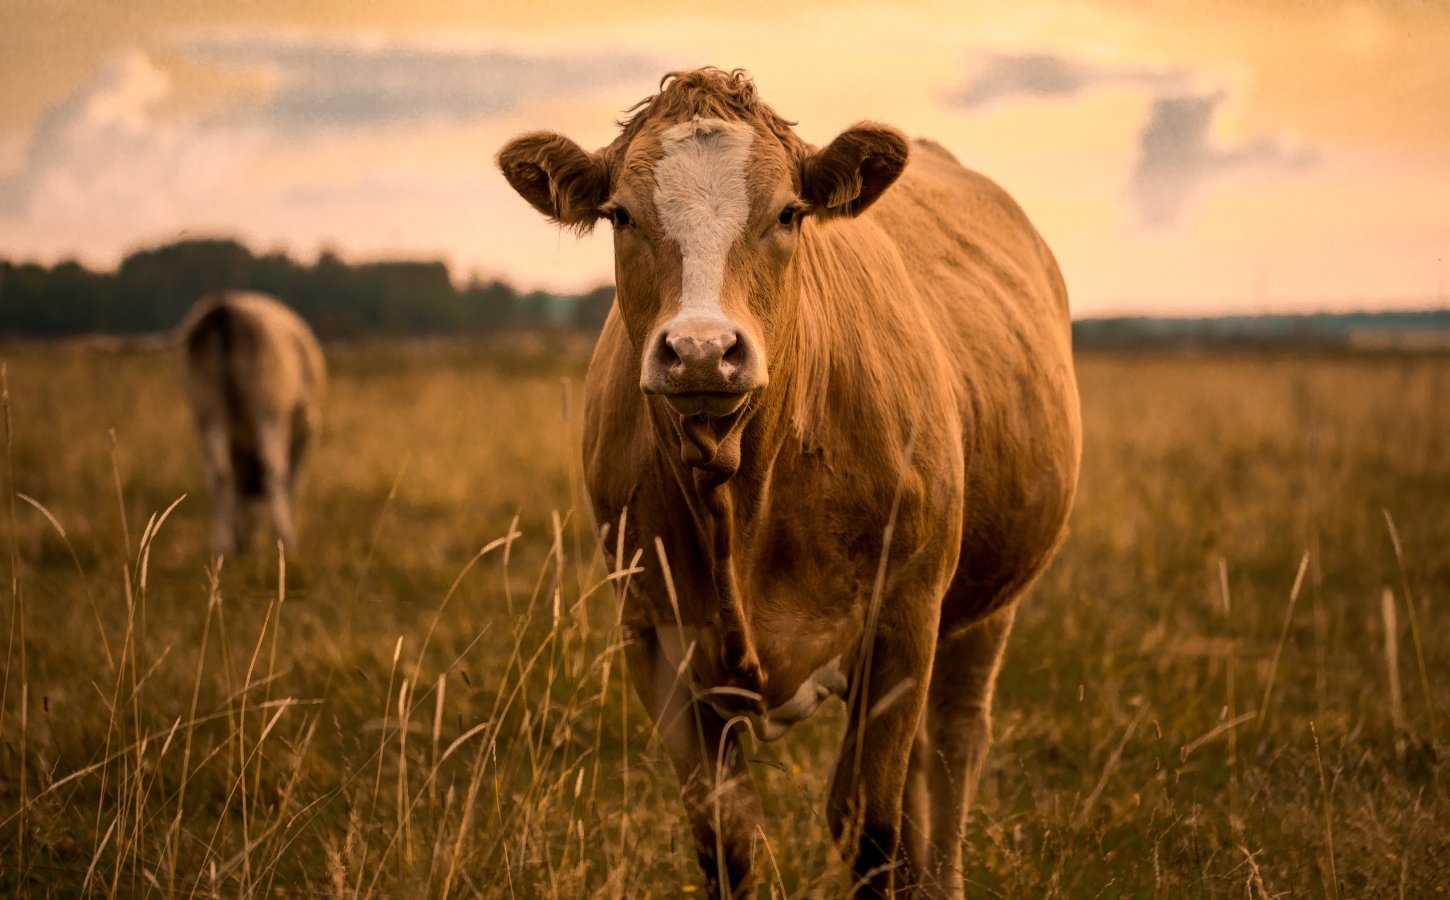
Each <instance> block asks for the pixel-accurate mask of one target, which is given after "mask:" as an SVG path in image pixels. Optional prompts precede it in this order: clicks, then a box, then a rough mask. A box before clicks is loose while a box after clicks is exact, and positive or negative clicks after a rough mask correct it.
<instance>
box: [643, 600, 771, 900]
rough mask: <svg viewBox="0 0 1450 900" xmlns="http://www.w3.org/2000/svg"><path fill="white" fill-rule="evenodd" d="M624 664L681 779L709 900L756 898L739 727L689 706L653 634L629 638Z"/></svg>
mask: <svg viewBox="0 0 1450 900" xmlns="http://www.w3.org/2000/svg"><path fill="white" fill-rule="evenodd" d="M685 651H686V653H687V654H688V652H689V648H688V647H686V648H685ZM625 658H626V660H627V662H628V664H629V674H630V677H631V678H632V679H633V681H634V688H635V692H636V693H637V694H638V695H639V698H640V700H641V701H642V702H643V703H644V706H645V709H647V710H648V711H649V714H650V717H651V718H653V719H654V723H655V729H656V732H657V733H658V734H659V738H660V742H661V743H662V744H663V745H664V748H665V752H666V753H668V754H669V757H670V762H671V763H673V764H674V767H675V774H676V775H677V776H679V779H680V794H681V798H682V799H683V801H684V804H685V813H686V815H687V816H688V817H689V820H690V828H691V831H692V832H693V834H694V837H695V850H696V853H697V855H698V857H699V860H700V868H701V869H702V870H703V871H704V873H705V884H706V889H707V891H708V892H709V896H711V897H749V896H754V894H755V889H756V880H755V876H754V870H755V858H756V854H757V851H758V850H759V849H760V847H761V844H762V842H763V840H764V831H763V824H764V820H763V818H762V815H761V810H760V795H759V794H757V793H756V790H755V782H754V781H753V780H752V779H751V777H750V768H749V766H748V764H747V763H746V760H745V753H744V751H743V748H742V747H741V746H740V740H739V738H738V736H737V735H738V729H739V728H743V727H745V725H744V723H743V722H742V721H738V720H737V721H734V722H733V723H727V722H726V721H725V720H724V719H722V718H721V717H720V715H719V714H718V713H716V712H715V710H714V709H713V708H711V707H710V706H708V705H706V704H704V703H701V702H699V701H697V700H695V699H694V697H693V696H692V693H691V690H690V680H689V674H688V667H687V666H685V667H677V666H676V665H675V664H672V663H671V662H670V660H669V655H668V654H666V653H665V652H664V648H663V647H662V646H661V643H660V636H659V634H658V632H656V631H655V630H654V629H653V628H636V629H634V630H633V634H632V637H631V639H630V640H629V641H628V642H627V643H626V648H625Z"/></svg>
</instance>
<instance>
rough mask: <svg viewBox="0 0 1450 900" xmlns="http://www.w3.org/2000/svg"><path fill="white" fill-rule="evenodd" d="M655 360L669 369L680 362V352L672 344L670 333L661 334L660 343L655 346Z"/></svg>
mask: <svg viewBox="0 0 1450 900" xmlns="http://www.w3.org/2000/svg"><path fill="white" fill-rule="evenodd" d="M655 361H656V362H658V363H659V364H660V365H662V366H664V367H665V368H667V369H672V368H674V367H675V366H678V365H679V364H680V354H678V353H676V352H675V348H674V347H672V346H670V341H669V336H668V335H660V340H659V344H658V345H657V346H656V347H655Z"/></svg>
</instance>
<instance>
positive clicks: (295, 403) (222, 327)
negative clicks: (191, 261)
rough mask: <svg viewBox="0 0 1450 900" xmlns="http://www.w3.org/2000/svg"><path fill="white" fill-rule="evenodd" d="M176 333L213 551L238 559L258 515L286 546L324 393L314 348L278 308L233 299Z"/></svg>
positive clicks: (198, 313) (209, 302)
mask: <svg viewBox="0 0 1450 900" xmlns="http://www.w3.org/2000/svg"><path fill="white" fill-rule="evenodd" d="M180 329H181V335H182V343H183V354H184V355H183V361H184V373H185V382H186V394H187V399H189V400H190V401H191V408H192V412H193V414H194V415H195V418H196V426H197V430H198V431H199V432H200V434H201V445H202V454H203V456H204V458H205V462H206V468H207V477H208V481H209V483H210V487H211V495H212V521H213V533H212V545H213V546H212V549H213V550H214V552H216V553H218V554H229V553H232V552H234V551H242V550H245V549H246V548H247V545H248V543H250V539H251V534H252V530H253V526H254V523H255V520H256V518H257V512H258V509H257V507H260V506H262V505H265V506H266V507H267V509H268V511H269V513H270V515H271V519H272V525H273V527H274V528H275V529H276V532H277V539H278V540H280V541H282V543H283V544H284V545H289V546H290V545H291V544H292V543H293V542H294V539H295V532H294V526H293V497H294V493H295V486H296V481H297V475H298V472H299V470H300V468H301V466H302V461H303V456H304V454H305V452H306V449H307V444H308V441H309V440H310V439H311V437H312V435H313V433H314V432H315V431H316V429H317V425H318V418H319V415H320V410H321V405H322V395H323V390H324V388H325V379H326V367H325V364H324V362H323V357H322V350H321V348H320V347H318V345H317V338H315V337H314V336H313V334H312V331H311V329H309V328H308V327H307V323H305V322H303V321H302V319H301V318H300V317H299V316H298V315H297V314H296V313H294V312H293V311H292V310H291V309H288V308H287V307H286V306H283V305H282V304H281V303H280V302H278V301H276V300H274V299H272V298H271V297H267V296H264V295H262V294H250V293H242V292H239V291H228V292H222V293H218V294H212V295H209V296H206V297H203V298H202V299H201V300H198V301H197V303H196V305H195V306H193V307H192V309H191V312H189V313H188V314H187V317H186V320H185V321H184V322H182V324H181V326H180Z"/></svg>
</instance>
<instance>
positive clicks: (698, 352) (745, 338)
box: [639, 318, 767, 417]
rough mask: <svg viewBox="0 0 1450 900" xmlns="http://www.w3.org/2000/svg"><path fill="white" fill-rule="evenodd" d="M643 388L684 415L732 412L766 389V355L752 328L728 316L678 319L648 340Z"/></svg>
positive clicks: (641, 381)
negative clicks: (744, 327)
mask: <svg viewBox="0 0 1450 900" xmlns="http://www.w3.org/2000/svg"><path fill="white" fill-rule="evenodd" d="M641 369H642V371H641V373H640V385H639V386H640V389H641V390H643V391H644V392H645V393H646V394H660V395H663V396H664V398H665V399H666V400H667V401H669V404H670V406H671V407H673V408H674V410H675V412H677V413H679V414H680V415H682V416H697V415H707V416H715V417H718V416H728V415H730V414H731V413H733V412H735V411H736V410H738V409H739V408H740V407H741V406H743V405H744V403H745V399H746V397H747V396H749V394H750V393H751V392H753V391H758V390H760V389H761V388H763V387H765V384H766V380H767V379H766V371H765V359H764V356H763V354H761V352H760V350H759V347H758V345H757V342H756V341H755V340H754V339H753V338H752V337H751V336H750V334H749V333H748V332H746V331H745V330H744V329H742V328H740V327H739V326H737V325H736V324H735V323H733V322H731V321H729V320H728V319H724V318H691V319H684V320H676V321H673V322H671V323H670V324H669V325H666V326H665V327H664V328H661V329H659V330H658V331H657V332H655V334H654V336H653V337H652V338H651V339H650V342H649V348H648V350H647V352H646V353H645V358H644V363H643V366H642V367H641Z"/></svg>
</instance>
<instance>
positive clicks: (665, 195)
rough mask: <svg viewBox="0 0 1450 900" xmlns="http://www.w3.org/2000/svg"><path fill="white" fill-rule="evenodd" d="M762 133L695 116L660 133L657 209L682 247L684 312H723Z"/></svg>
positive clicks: (743, 225) (666, 232) (742, 230)
mask: <svg viewBox="0 0 1450 900" xmlns="http://www.w3.org/2000/svg"><path fill="white" fill-rule="evenodd" d="M754 141H755V130H754V129H753V128H751V127H750V126H749V125H746V124H744V123H741V122H725V121H722V120H720V119H694V120H691V121H689V122H681V123H680V124H678V125H676V126H674V127H673V128H670V129H669V130H668V131H666V132H665V133H664V134H663V135H661V143H662V144H663V145H664V155H663V156H662V157H660V160H659V162H658V163H656V164H655V195H654V201H655V209H656V211H657V212H658V213H659V217H660V223H661V225H662V226H663V227H664V232H665V234H666V235H667V236H668V237H670V238H671V239H673V240H674V241H675V242H676V243H677V244H678V245H679V247H680V257H681V263H682V266H683V271H682V273H681V293H680V314H681V315H689V314H691V313H703V314H715V315H722V314H723V313H722V312H721V309H720V288H721V286H722V285H723V284H724V281H725V259H726V256H728V255H729V253H730V247H731V246H732V245H733V244H734V243H735V241H736V239H737V238H739V237H740V235H741V234H742V233H744V231H745V222H746V220H747V218H748V217H749V215H750V196H749V192H748V189H747V185H746V180H745V171H746V165H747V163H748V162H749V161H750V147H751V144H753V143H754Z"/></svg>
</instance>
